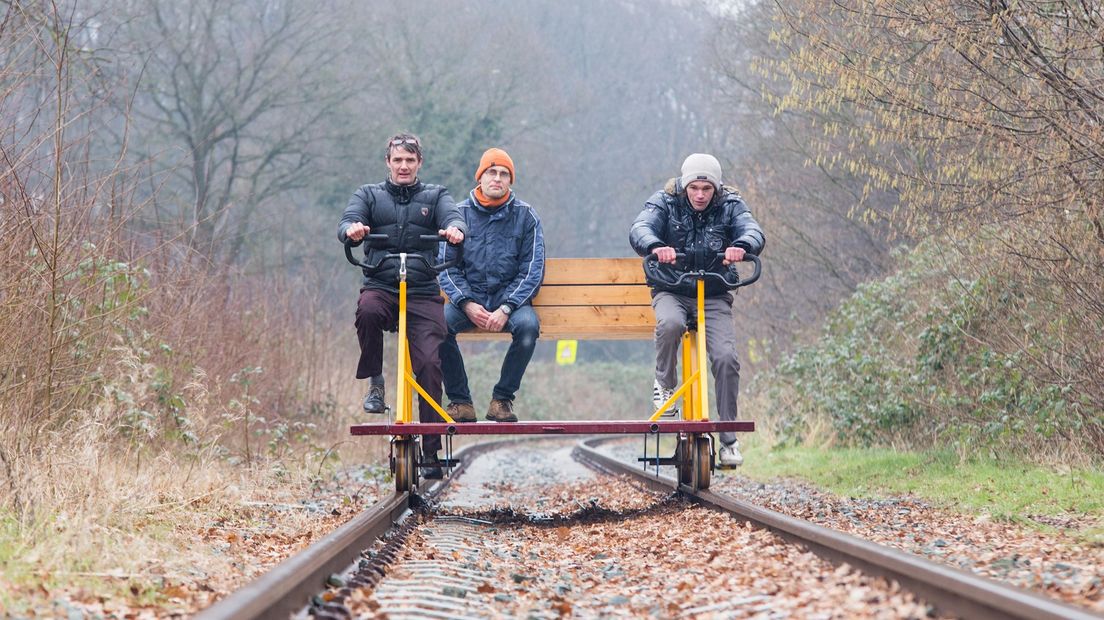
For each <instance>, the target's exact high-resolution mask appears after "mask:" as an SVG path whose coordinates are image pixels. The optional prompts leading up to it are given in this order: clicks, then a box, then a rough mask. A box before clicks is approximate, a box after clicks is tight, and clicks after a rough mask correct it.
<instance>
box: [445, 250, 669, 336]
mask: <svg viewBox="0 0 1104 620" xmlns="http://www.w3.org/2000/svg"><path fill="white" fill-rule="evenodd" d="M533 308H534V309H535V310H536V311H537V316H539V317H540V320H541V337H542V338H550V339H562V338H576V339H582V340H644V339H647V340H651V339H652V337H653V335H654V332H655V315H653V314H652V296H651V291H650V289H649V288H648V285H647V284H645V282H644V270H643V268H642V267H641V263H640V259H639V258H549V259H547V260H546V261H545V267H544V284H542V285H541V289H540V292H539V293H537V296H536V297H534V298H533ZM508 335H509V334H492V333H487V332H481V331H476V332H466V333H465V334H464V335H463V336H462V337H465V338H476V339H481V338H496V337H507V336H508Z"/></svg>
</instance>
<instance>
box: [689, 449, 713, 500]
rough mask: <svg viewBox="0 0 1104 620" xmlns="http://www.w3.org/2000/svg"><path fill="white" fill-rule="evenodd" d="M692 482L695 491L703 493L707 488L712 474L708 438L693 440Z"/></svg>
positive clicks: (710, 450)
mask: <svg viewBox="0 0 1104 620" xmlns="http://www.w3.org/2000/svg"><path fill="white" fill-rule="evenodd" d="M693 465H694V478H695V479H694V481H693V486H694V488H695V489H698V490H701V491H704V490H706V489H708V488H709V482H710V477H711V476H712V474H713V446H712V445H711V442H710V441H709V437H708V436H705V437H695V438H694V463H693Z"/></svg>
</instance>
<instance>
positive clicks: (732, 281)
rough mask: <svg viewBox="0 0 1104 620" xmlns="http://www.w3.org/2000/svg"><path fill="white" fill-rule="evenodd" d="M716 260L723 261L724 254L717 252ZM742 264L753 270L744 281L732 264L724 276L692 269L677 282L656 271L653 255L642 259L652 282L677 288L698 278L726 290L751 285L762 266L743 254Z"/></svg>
mask: <svg viewBox="0 0 1104 620" xmlns="http://www.w3.org/2000/svg"><path fill="white" fill-rule="evenodd" d="M687 256H688V255H687V254H683V253H681V252H679V253H676V254H675V260H676V261H677V260H678V259H680V258H686V257H687ZM716 258H720V259H724V252H718V253H717V255H716ZM740 262H743V263H752V264H753V265H754V266H755V268H754V271H753V272H752V274H751V277H750V278H748V279H746V280H741V279H740V273H739V272H738V271H736V265H737V263H732V264H731V265H729V266H728V270H727V272H726V274H720V273H716V272H713V271H706V270H705V269H704V268H703V269H692V270H688V271H684V272H683V273H681V274H679V277H678V279H677V280H673V281H672V280H671V279H670V277H668V274H667V273H665V272H663V271H661V270H660V269H658V267H659V265H660V264H661V263H660V262H659V257H658V256H656V255H655V254H648V255H647V256H645V257H644V272H645V273H646V274H648V275H649V276H650V277H651V278H652V279H653V280H656V281H658V282H661V283H663V284H666V285H668V286H672V287H674V286H678V285H679V284H682V283H683V282H684V281H686V280H697V279H699V278H701V279H703V280H708V279H715V280H718V281H720V282H721V283H722V284H724V286H725V288H727V289H728V290H735V289H738V288H740V287H742V286H747V285H749V284H753V283H754V282H755V281H756V280H758V279H759V275H760V274H761V273H762V264H761V263H760V262H759V257H758V256H756V255H754V254H744V258H742V259H741V260H740Z"/></svg>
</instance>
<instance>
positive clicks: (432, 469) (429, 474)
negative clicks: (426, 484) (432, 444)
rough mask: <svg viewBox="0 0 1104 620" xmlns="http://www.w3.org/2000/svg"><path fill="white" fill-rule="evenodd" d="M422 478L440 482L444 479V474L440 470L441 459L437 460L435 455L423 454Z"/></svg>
mask: <svg viewBox="0 0 1104 620" xmlns="http://www.w3.org/2000/svg"><path fill="white" fill-rule="evenodd" d="M422 463H423V467H422V478H423V479H425V480H440V479H442V478H444V477H445V472H444V470H443V469H441V465H440V463H441V459H439V458H437V453H436V452H434V453H433V454H423V455H422Z"/></svg>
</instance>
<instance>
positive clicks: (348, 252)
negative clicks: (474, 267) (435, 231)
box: [345, 233, 464, 276]
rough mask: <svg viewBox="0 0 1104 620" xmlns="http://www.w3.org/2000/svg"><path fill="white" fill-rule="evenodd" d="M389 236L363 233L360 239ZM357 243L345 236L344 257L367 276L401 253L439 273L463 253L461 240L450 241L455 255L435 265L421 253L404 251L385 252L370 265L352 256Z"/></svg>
mask: <svg viewBox="0 0 1104 620" xmlns="http://www.w3.org/2000/svg"><path fill="white" fill-rule="evenodd" d="M390 238H391V236H390V235H385V234H382V233H368V234H367V235H364V237H362V238H361V241H368V240H371V241H386V240H388V239H390ZM418 238H419V239H421V240H422V241H444V239H442V238H441V237H440V236H439V235H419V236H418ZM359 244H360V241H353V240H352V239H349V238H348V237H346V238H345V259H346V260H348V261H349V262H350V263H351V264H353V265H356V266H357V267H360V268H361V269H363V270H364V271H365V273H366V274H367V275H369V276H372V275H375V274H376V272H378V271H379V270H380V268H381V267H382V266H383V262H384V261H386V260H390V259H393V258H401V257H402V255H403V254H405V255H406V258H407V259H413V260H418V261H421V262H422V264H423V265H425V266H426V267H427V268H429V269H432V270H433V271H435V272H437V273H440V272H442V271H444V270H446V269H449V268H450V267H454V266H456V264H457V263H459V262H460V258H461V257H462V256H463V255H464V243H463V242H460V243H457V244H455V245H453V244H451V243H450V244H449V245H452V247H454V248H456V256H454V257H453V259H452V260H448V261H445V262H443V263H438V264H436V265H435V264H433V263H431V262H430V260H429V259H428V258H426V257H425V256H422V255H421V254H418V253H416V252H405V253H400V252H387V253H386V254H384V255H383V256H381V257H380V259H379V260H378V261H376V264H374V265H372V264H369V263H366V262H364V261H362V260H358V259H357V258H356V257H355V256H353V248H354V247H356V246H357V245H359Z"/></svg>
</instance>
